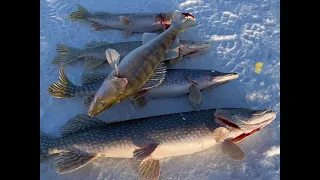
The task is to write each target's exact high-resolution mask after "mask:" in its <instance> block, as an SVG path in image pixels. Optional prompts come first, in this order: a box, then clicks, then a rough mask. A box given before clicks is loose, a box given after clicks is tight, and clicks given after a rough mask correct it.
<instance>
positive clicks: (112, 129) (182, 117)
mask: <svg viewBox="0 0 320 180" xmlns="http://www.w3.org/2000/svg"><path fill="white" fill-rule="evenodd" d="M70 18H71V19H73V20H86V21H90V22H93V25H92V28H93V29H94V30H100V29H102V28H113V29H121V30H123V32H124V33H125V35H126V37H128V36H130V35H131V34H132V33H134V32H143V34H142V41H135V42H122V43H114V44H110V43H107V42H92V43H89V44H87V45H86V47H85V48H84V49H77V48H73V47H69V46H66V45H63V44H58V45H57V52H58V56H57V57H56V58H55V59H54V60H53V62H52V63H53V64H58V65H60V72H59V80H58V81H57V82H55V83H53V84H52V85H51V86H50V87H49V88H48V93H49V94H50V95H51V96H53V97H55V98H72V97H76V96H81V97H83V101H82V102H83V104H84V106H87V107H88V109H89V110H88V114H86V115H85V114H80V115H77V116H75V117H74V118H72V119H71V120H69V121H68V122H67V123H66V124H65V125H63V126H62V127H61V129H60V132H61V135H62V137H59V138H53V137H50V136H48V135H46V134H44V133H41V132H40V159H42V158H44V157H46V156H49V155H53V154H58V156H57V158H56V159H55V162H54V164H55V165H56V168H57V173H60V174H63V173H68V172H72V171H74V170H77V169H79V168H81V167H83V166H85V165H86V164H88V163H89V162H91V161H93V160H94V159H96V158H98V157H116V158H133V159H135V160H137V161H139V162H140V166H139V175H140V178H142V179H159V176H160V161H159V160H160V159H162V158H166V157H171V156H180V155H187V154H193V153H196V152H200V151H202V150H205V149H208V148H210V147H213V146H215V145H216V144H220V147H221V151H222V152H223V154H226V155H227V156H228V157H230V158H231V159H233V160H243V159H244V158H245V153H244V152H243V151H242V150H241V148H240V147H239V146H238V145H237V144H236V143H237V142H240V141H242V140H243V139H245V138H247V137H249V136H250V135H252V134H253V133H255V132H257V131H259V130H260V129H261V128H263V127H264V126H266V125H268V124H269V123H271V122H272V121H273V120H274V119H275V118H276V113H274V112H272V111H271V110H268V109H266V110H252V109H244V108H221V109H208V110H196V111H192V112H184V113H175V114H167V115H161V116H154V117H147V118H140V119H133V120H128V121H123V122H115V123H106V122H104V121H102V120H99V119H97V118H95V117H93V116H96V115H98V114H100V113H102V112H103V111H105V110H107V109H108V108H110V107H111V106H113V105H115V104H118V103H121V102H122V101H123V100H125V99H131V100H132V101H133V102H134V103H135V104H136V105H137V106H138V107H141V108H142V107H144V105H145V104H146V103H147V98H166V97H177V96H182V95H186V94H188V97H189V101H190V104H191V105H192V106H194V107H195V108H197V109H198V108H199V106H200V104H201V102H202V97H201V91H202V90H204V89H209V90H212V89H214V88H216V87H219V86H221V85H223V84H226V83H228V82H231V81H233V80H234V79H236V78H238V76H239V75H238V74H237V73H233V72H230V73H223V72H219V71H216V70H197V69H172V68H170V65H171V64H173V63H175V62H177V61H180V60H182V59H183V58H185V57H191V56H194V55H200V54H203V53H205V52H206V51H208V50H209V49H210V47H211V44H210V43H208V42H199V41H188V40H179V37H178V35H179V34H180V33H181V32H184V31H186V30H188V29H190V28H193V27H196V26H197V24H198V23H197V22H196V20H195V17H194V16H192V15H191V14H189V13H181V12H179V11H173V12H168V13H158V14H156V13H155V14H135V13H131V14H111V13H107V12H94V13H90V12H88V11H87V10H86V9H85V8H84V7H82V6H80V5H78V11H76V12H73V13H71V14H70ZM155 31H158V32H159V34H156V33H151V32H155ZM80 59H83V60H85V62H84V67H85V68H87V69H91V70H92V69H95V68H97V67H98V66H100V65H101V64H103V62H105V61H106V62H107V63H108V64H109V65H110V66H109V67H110V70H111V72H109V73H106V72H103V73H102V72H84V73H83V74H82V76H81V85H76V84H75V83H73V82H71V81H70V79H69V78H68V77H67V74H66V72H65V70H64V66H65V65H66V64H69V63H72V62H74V61H78V60H80Z"/></svg>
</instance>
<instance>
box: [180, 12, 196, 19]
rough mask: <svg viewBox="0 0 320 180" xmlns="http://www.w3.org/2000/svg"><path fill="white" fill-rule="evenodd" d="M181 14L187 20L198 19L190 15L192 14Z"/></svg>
mask: <svg viewBox="0 0 320 180" xmlns="http://www.w3.org/2000/svg"><path fill="white" fill-rule="evenodd" d="M181 14H183V15H184V17H185V18H188V19H192V20H195V19H196V18H195V17H194V16H193V15H192V14H190V13H181Z"/></svg>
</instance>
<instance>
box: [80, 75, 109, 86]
mask: <svg viewBox="0 0 320 180" xmlns="http://www.w3.org/2000/svg"><path fill="white" fill-rule="evenodd" d="M107 77H108V74H106V73H99V72H84V73H82V76H81V83H82V85H89V84H94V83H100V82H101V83H103V81H104V79H105V78H107Z"/></svg>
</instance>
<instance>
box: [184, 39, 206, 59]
mask: <svg viewBox="0 0 320 180" xmlns="http://www.w3.org/2000/svg"><path fill="white" fill-rule="evenodd" d="M210 48H211V44H210V43H209V42H201V41H184V40H180V47H179V53H180V54H181V55H182V56H183V57H192V56H196V55H200V54H204V53H205V52H207V51H208V50H209V49H210Z"/></svg>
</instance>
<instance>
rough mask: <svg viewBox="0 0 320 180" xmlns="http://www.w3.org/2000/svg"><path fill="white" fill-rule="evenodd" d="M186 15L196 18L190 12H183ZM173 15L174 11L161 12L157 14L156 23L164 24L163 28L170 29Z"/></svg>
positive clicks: (186, 16)
mask: <svg viewBox="0 0 320 180" xmlns="http://www.w3.org/2000/svg"><path fill="white" fill-rule="evenodd" d="M181 14H183V15H184V17H185V18H190V19H193V20H194V19H195V17H194V16H193V15H191V14H190V13H181ZM172 15H173V11H170V12H167V13H160V14H159V15H157V16H156V24H161V25H163V29H168V28H169V27H170V25H171V23H172Z"/></svg>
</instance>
